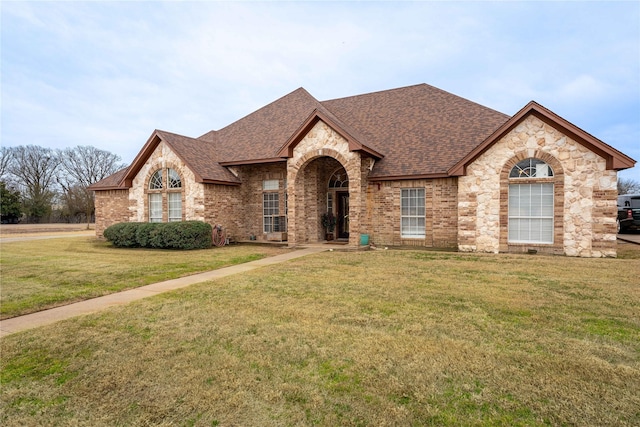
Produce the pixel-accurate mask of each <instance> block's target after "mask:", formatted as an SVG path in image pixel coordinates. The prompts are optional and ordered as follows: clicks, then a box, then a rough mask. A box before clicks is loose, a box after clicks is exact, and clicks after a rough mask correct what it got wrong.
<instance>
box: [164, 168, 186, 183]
mask: <svg viewBox="0 0 640 427" xmlns="http://www.w3.org/2000/svg"><path fill="white" fill-rule="evenodd" d="M167 182H168V185H167V187H169V188H182V179H180V175H179V174H178V172H176V171H175V169H167Z"/></svg>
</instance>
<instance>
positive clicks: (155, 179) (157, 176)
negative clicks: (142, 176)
mask: <svg viewBox="0 0 640 427" xmlns="http://www.w3.org/2000/svg"><path fill="white" fill-rule="evenodd" d="M149 190H162V169H158V170H157V171H155V172H154V173H153V175H151V179H150V180H149Z"/></svg>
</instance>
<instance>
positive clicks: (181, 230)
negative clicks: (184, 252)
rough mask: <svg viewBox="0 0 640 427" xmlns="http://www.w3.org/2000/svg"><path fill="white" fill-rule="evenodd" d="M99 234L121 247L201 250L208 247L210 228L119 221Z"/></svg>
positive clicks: (189, 223)
mask: <svg viewBox="0 0 640 427" xmlns="http://www.w3.org/2000/svg"><path fill="white" fill-rule="evenodd" d="M103 235H104V237H105V239H107V240H109V241H110V242H111V243H113V245H114V246H118V247H123V248H156V249H205V248H210V247H211V235H212V228H211V225H210V224H208V223H206V222H202V221H183V222H121V223H118V224H114V225H112V226H110V227H108V228H107V229H106V230H104V233H103Z"/></svg>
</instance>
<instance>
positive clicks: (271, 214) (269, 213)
mask: <svg viewBox="0 0 640 427" xmlns="http://www.w3.org/2000/svg"><path fill="white" fill-rule="evenodd" d="M279 214H280V198H279V194H278V193H263V194H262V215H263V217H262V218H263V224H264V232H265V233H273V232H276V231H281V230H280V217H279Z"/></svg>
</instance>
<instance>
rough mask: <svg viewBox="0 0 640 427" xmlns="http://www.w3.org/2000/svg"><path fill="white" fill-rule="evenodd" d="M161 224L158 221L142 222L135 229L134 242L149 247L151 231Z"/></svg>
mask: <svg viewBox="0 0 640 427" xmlns="http://www.w3.org/2000/svg"><path fill="white" fill-rule="evenodd" d="M158 225H161V223H159V222H143V223H140V224H139V225H138V228H137V230H136V242H137V243H138V245H139V246H141V247H143V248H150V247H151V233H153V231H154V230H155V229H156V228H158Z"/></svg>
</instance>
